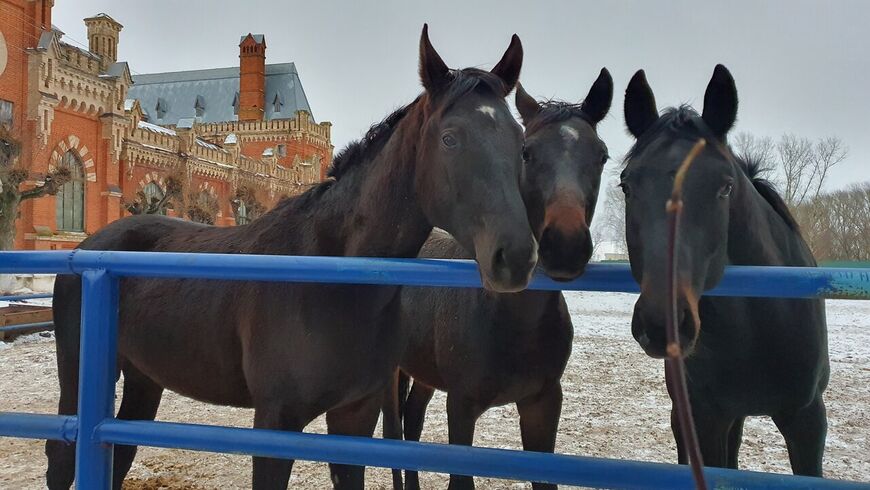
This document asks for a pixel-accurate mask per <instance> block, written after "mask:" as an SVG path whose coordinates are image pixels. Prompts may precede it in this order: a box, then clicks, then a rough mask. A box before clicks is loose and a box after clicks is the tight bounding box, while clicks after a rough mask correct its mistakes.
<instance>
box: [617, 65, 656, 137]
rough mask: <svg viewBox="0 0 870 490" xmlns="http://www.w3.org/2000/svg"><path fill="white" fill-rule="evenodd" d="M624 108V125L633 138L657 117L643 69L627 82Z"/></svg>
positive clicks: (653, 97)
mask: <svg viewBox="0 0 870 490" xmlns="http://www.w3.org/2000/svg"><path fill="white" fill-rule="evenodd" d="M624 110H625V125H626V126H627V127H628V131H629V132H630V133H631V134H632V135H634V137H635V138H640V135H642V134H643V133H644V131H646V130H647V129H649V127H650V126H652V124H653V123H654V122H656V120H657V119H658V118H659V113H658V109H656V98H655V96H654V95H653V92H652V89H651V88H650V87H649V83H647V81H646V73H644V71H643V70H638V71H637V73H635V74H634V76H633V77H631V81H629V82H628V87H627V88H626V89H625V109H624Z"/></svg>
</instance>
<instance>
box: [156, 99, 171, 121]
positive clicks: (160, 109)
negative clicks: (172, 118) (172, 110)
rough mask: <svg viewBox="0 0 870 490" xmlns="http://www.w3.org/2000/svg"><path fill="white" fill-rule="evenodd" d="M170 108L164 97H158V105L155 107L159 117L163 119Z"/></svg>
mask: <svg viewBox="0 0 870 490" xmlns="http://www.w3.org/2000/svg"><path fill="white" fill-rule="evenodd" d="M168 110H169V104H167V103H166V101H165V100H164V99H163V97H158V98H157V106H156V107H154V111H156V112H157V119H163V117H164V116H165V115H166V112H167V111H168Z"/></svg>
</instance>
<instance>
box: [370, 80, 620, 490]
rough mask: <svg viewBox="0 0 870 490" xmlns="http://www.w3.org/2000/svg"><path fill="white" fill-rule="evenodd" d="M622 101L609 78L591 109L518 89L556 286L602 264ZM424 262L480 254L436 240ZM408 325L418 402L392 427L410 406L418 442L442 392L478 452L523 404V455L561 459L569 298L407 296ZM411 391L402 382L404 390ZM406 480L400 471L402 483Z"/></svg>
mask: <svg viewBox="0 0 870 490" xmlns="http://www.w3.org/2000/svg"><path fill="white" fill-rule="evenodd" d="M612 98H613V80H612V79H611V77H610V73H608V72H607V70H606V69H603V70H601V74H600V75H599V77H598V79H597V80H596V81H595V83H594V84H593V86H592V88H591V89H590V91H589V94H588V95H587V96H586V99H585V100H584V101H583V103H582V104H577V105H574V104H566V103H561V102H544V103H538V102H537V101H536V100H535V99H534V98H532V97H530V96H529V95H528V94H527V93H526V92H525V91H524V90H523V89H522V87H519V86H518V87H517V94H516V103H517V108H518V109H519V111H520V115H521V116H522V118H523V122H524V123H525V125H526V132H525V141H526V143H525V151H524V153H523V159H524V160H525V171H524V172H523V178H522V183H521V187H522V190H523V197H524V201H525V203H526V209H527V210H528V215H529V222H530V223H531V225H532V229H533V230H535V236H536V237H537V238H538V239H539V240H540V252H541V265H542V267H543V269H544V271H545V272H546V273H547V274H548V275H550V276H551V277H553V278H555V279H561V280H569V279H573V278H575V277H577V276H579V275H580V274H582V273H583V271H584V269H585V267H586V263H587V262H588V261H589V258H590V257H591V255H592V238H591V236H590V233H589V224H590V223H591V220H592V215H593V213H594V210H595V203H596V201H597V199H598V187H599V183H600V181H601V171H602V169H603V168H604V163H605V162H606V161H607V158H608V155H607V148H606V146H605V145H604V143H603V142H602V141H601V140H600V139H599V137H598V134H597V132H596V125H597V124H598V122H599V121H601V119H602V118H604V116H605V114H607V111H608V110H609V108H610V102H611V99H612ZM420 256H421V257H432V258H469V257H471V254H469V253H468V252H466V251H465V249H463V247H462V245H461V244H459V243H457V241H456V240H454V239H452V238H451V237H450V236H449V235H447V234H445V233H442V232H437V231H436V232H435V233H433V234H432V235H431V236H430V238H429V240H428V241H427V242H426V244H425V245H424V246H423V250H422V251H421V253H420ZM401 320H402V327H401V328H403V329H404V330H405V331H406V332H407V333H408V335H409V336H410V337H409V344H408V347H407V349H406V351H405V355H404V356H403V357H402V361H401V363H400V366H401V369H402V371H404V373H407V375H410V376H413V378H414V384H413V387H412V389H411V392H410V395H408V398H407V400H402V399H401V397H402V396H403V394H401V393H400V395H399V399H398V400H396V399H395V398H394V399H392V400H389V398H388V400H389V401H388V403H387V404H386V406H385V414H384V420H385V428H387V424H388V423H395V419H396V418H397V417H395V416H391V414H390V413H389V412H390V411H392V410H395V407H396V406H397V405H398V406H404V408H403V416H404V436H405V438H406V439H408V440H414V441H418V440H419V439H420V433H421V431H422V429H423V418H424V416H425V413H426V406H427V404H428V403H429V400H430V399H431V398H432V394H433V392H434V390H435V389H439V390H443V391H446V392H447V417H448V427H449V438H450V443H451V444H465V445H471V444H472V442H473V440H474V427H475V424H476V423H477V419H478V418H479V417H480V415H481V414H482V413H483V412H484V411H486V410H487V409H489V408H490V407H494V406H498V405H504V404H506V403H516V405H517V409H518V410H519V413H520V427H521V429H522V442H523V448H524V449H526V450H529V451H544V452H553V448H554V445H555V442H556V429H557V427H558V424H559V416H560V413H561V408H562V387H561V383H560V379H561V377H562V372H563V371H564V370H565V365H566V363H567V362H568V356H569V355H570V354H571V342H572V338H573V336H574V329H573V327H572V325H571V317H570V315H569V314H568V309H567V306H566V305H565V299H564V298H563V296H562V293H561V292H558V291H523V292H520V293H493V292H490V291H482V290H473V289H434V288H403V289H402V314H401ZM404 373H403V374H401V376H406V374H404ZM404 382H406V380H405V379H401V378H400V380H399V385H402V386H404V385H405V383H404ZM397 389H398V390H399V391H400V392H401V391H403V390H402V389H399V388H397ZM398 401H402V402H404V403H397V402H398ZM388 435H389V434H388ZM406 474H407V488H414V489H416V488H419V480H418V476H417V473H416V472H410V471H409V472H407V473H406ZM399 482H400V478H399V477H398V476H397V475H395V474H394V484H396V485H398V483H399ZM473 487H474V481H473V479H472V478H471V477H468V476H459V475H451V476H450V488H473ZM533 487H534V488H536V489H537V488H554V487H555V485H548V484H541V483H534V484H533Z"/></svg>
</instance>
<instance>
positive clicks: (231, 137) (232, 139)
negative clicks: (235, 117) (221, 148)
mask: <svg viewBox="0 0 870 490" xmlns="http://www.w3.org/2000/svg"><path fill="white" fill-rule="evenodd" d="M238 142H239V137H238V136H236V133H230V134H228V135H227V137H226V138H225V139H224V144H225V145H235V144H237V143H238Z"/></svg>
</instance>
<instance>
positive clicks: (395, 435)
mask: <svg viewBox="0 0 870 490" xmlns="http://www.w3.org/2000/svg"><path fill="white" fill-rule="evenodd" d="M407 381H408V375H407V374H405V373H403V372H402V371H401V370H400V369H396V372H395V373H393V376H392V377H391V378H390V385H389V386H388V387H387V389H386V391H384V401H383V406H382V407H381V413H383V414H384V426H383V436H384V439H395V440H402V409H401V407H402V405H403V404H404V403H403V402H404V398H405V397H406V394H405V389H403V388H402V386H407ZM402 488H403V485H402V470H400V469H393V490H402Z"/></svg>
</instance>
